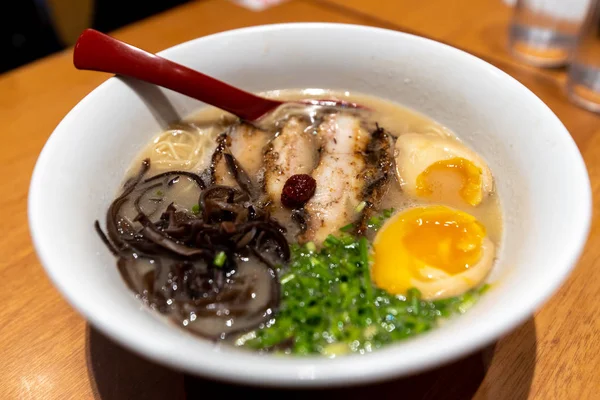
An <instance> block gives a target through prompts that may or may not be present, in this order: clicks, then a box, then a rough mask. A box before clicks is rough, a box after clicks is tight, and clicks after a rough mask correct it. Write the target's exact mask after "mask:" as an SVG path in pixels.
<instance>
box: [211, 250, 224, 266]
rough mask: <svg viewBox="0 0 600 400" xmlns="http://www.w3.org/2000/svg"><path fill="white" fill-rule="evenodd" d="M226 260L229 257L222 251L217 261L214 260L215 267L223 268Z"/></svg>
mask: <svg viewBox="0 0 600 400" xmlns="http://www.w3.org/2000/svg"><path fill="white" fill-rule="evenodd" d="M226 260H227V256H226V255H225V252H224V251H220V252H218V253H217V255H216V256H215V259H214V260H213V264H214V265H215V266H217V267H219V268H221V267H222V266H223V264H225V261H226Z"/></svg>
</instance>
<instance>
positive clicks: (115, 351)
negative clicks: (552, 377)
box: [86, 319, 536, 400]
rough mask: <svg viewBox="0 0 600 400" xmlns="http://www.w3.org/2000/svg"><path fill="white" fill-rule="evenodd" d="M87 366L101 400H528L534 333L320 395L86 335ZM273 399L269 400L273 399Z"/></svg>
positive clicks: (527, 328) (521, 332)
mask: <svg viewBox="0 0 600 400" xmlns="http://www.w3.org/2000/svg"><path fill="white" fill-rule="evenodd" d="M86 352H87V355H86V356H87V364H88V373H89V376H90V381H92V382H94V384H95V394H96V399H97V400H125V399H127V400H129V399H149V400H154V399H169V400H183V399H202V398H205V397H207V396H210V395H211V394H212V393H217V394H218V396H219V397H220V398H225V399H227V398H230V397H229V396H239V397H238V398H247V397H248V396H250V395H265V394H268V395H271V396H274V397H275V396H284V398H285V399H286V400H287V399H290V398H305V397H307V396H309V397H310V398H311V399H331V398H342V397H343V398H345V399H361V400H362V399H364V398H365V397H367V396H370V397H372V398H375V399H377V400H383V399H398V398H404V399H419V400H431V399H444V400H459V399H460V400H464V399H471V398H473V397H474V396H475V394H477V397H481V398H485V399H488V398H490V399H511V400H521V399H526V398H527V397H528V394H529V390H530V387H531V381H532V379H533V373H534V369H535V355H536V330H535V323H534V320H533V319H530V320H529V321H527V322H526V323H525V324H523V325H522V326H521V327H519V328H518V329H517V330H515V331H514V332H513V333H511V334H510V335H509V336H507V337H506V338H504V339H501V340H500V341H499V342H497V343H495V344H494V345H492V346H489V347H487V348H485V349H483V350H481V351H479V352H476V353H474V354H472V355H470V356H468V357H466V358H463V359H461V360H459V361H456V362H454V363H451V364H448V365H446V366H443V367H441V368H438V369H435V370H432V371H429V372H425V373H423V374H419V375H416V376H413V377H408V378H403V379H396V380H391V381H387V382H384V383H378V384H374V385H366V386H354V387H346V388H343V389H322V390H318V391H317V390H295V391H289V390H268V389H262V388H254V387H246V386H237V385H231V384H225V383H221V382H215V381H210V380H206V379H202V378H197V377H192V376H188V375H184V374H182V373H180V372H177V371H173V370H171V369H168V368H165V367H163V366H160V365H157V364H154V363H153V362H150V361H147V360H145V359H143V358H141V357H139V356H137V355H135V354H133V353H131V352H130V351H128V350H126V349H124V348H122V347H121V346H120V345H117V344H116V343H114V342H113V341H112V340H110V339H108V338H106V337H105V336H104V335H102V334H101V333H99V332H98V331H97V330H95V329H94V328H91V327H89V326H88V331H87V343H86ZM269 398H270V397H269Z"/></svg>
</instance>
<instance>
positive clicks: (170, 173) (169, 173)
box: [144, 171, 206, 189]
mask: <svg viewBox="0 0 600 400" xmlns="http://www.w3.org/2000/svg"><path fill="white" fill-rule="evenodd" d="M174 175H182V176H185V177H188V178H190V179H191V180H193V181H194V182H196V184H197V185H198V187H200V189H206V184H205V183H204V181H203V180H202V178H201V177H200V175H198V174H194V173H193V172H189V171H167V172H163V173H160V174H158V175H154V176H152V177H150V178H147V179H145V180H144V183H148V182H152V181H155V180H157V179H160V178H165V177H169V176H174Z"/></svg>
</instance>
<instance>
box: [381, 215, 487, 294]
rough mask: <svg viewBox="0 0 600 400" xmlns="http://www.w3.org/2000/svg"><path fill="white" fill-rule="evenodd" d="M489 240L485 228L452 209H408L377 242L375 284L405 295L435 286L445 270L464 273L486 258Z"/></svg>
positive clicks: (394, 219) (388, 290)
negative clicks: (426, 285)
mask: <svg viewBox="0 0 600 400" xmlns="http://www.w3.org/2000/svg"><path fill="white" fill-rule="evenodd" d="M485 236H486V231H485V227H484V226H483V225H482V224H481V223H480V222H479V221H477V219H476V218H475V217H473V216H472V215H470V214H467V213H465V212H462V211H459V210H455V209H453V208H450V207H446V206H425V207H416V208H411V209H408V210H407V211H404V212H401V213H399V214H397V215H395V216H394V217H392V218H391V219H390V220H389V221H388V222H387V223H386V224H385V225H384V226H383V228H382V229H381V230H380V231H379V233H378V234H377V236H376V237H375V240H374V241H373V251H374V254H373V256H374V262H373V267H372V269H371V275H372V278H373V281H374V282H375V285H377V287H379V288H381V289H383V290H386V291H387V292H389V293H392V294H403V293H405V292H406V290H408V289H410V288H411V287H414V286H415V285H414V280H417V281H424V282H426V281H431V280H432V279H436V276H435V275H436V274H438V275H439V271H441V272H443V273H445V274H449V275H456V274H459V273H461V272H464V271H466V270H467V269H468V268H469V267H471V266H473V265H475V264H477V262H478V261H479V260H480V259H481V257H482V254H483V250H482V244H483V240H484V238H485Z"/></svg>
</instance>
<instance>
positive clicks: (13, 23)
mask: <svg viewBox="0 0 600 400" xmlns="http://www.w3.org/2000/svg"><path fill="white" fill-rule="evenodd" d="M188 1H190V0H146V1H143V0H142V1H138V0H95V1H94V8H93V10H94V12H93V19H92V26H90V28H95V29H98V30H99V31H102V32H109V31H112V30H114V29H117V28H120V27H122V26H124V25H127V24H130V23H132V22H135V21H138V20H140V19H143V18H146V17H149V16H151V15H154V14H157V13H159V12H161V11H165V10H167V9H169V8H172V7H175V6H177V5H180V4H183V3H187V2H188ZM50 15H51V14H50V13H49V11H48V9H47V5H46V1H45V0H2V1H1V2H0V73H2V72H6V71H9V70H11V69H13V68H16V67H19V66H21V65H24V64H26V63H28V62H31V61H33V60H36V59H38V58H40V57H44V56H46V55H49V54H52V53H54V52H57V51H59V50H62V49H63V48H65V47H66V46H67V45H66V44H65V43H62V42H61V40H60V38H59V36H58V35H57V33H56V30H55V28H54V26H53V21H52V18H51V16H50Z"/></svg>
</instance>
